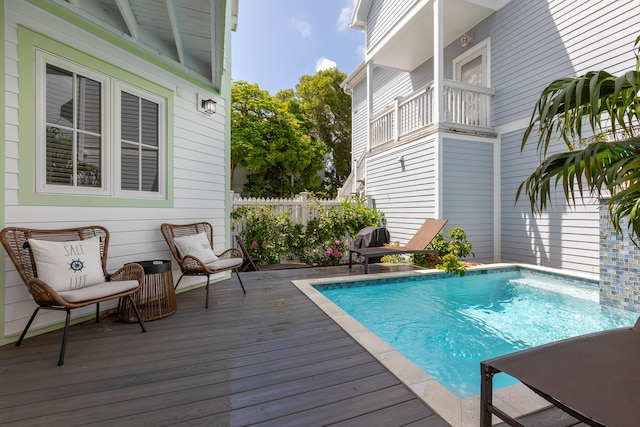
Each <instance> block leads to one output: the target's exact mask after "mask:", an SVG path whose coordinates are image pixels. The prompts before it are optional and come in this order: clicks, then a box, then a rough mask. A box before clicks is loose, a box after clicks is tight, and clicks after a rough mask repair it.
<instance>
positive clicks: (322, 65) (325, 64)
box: [316, 56, 338, 73]
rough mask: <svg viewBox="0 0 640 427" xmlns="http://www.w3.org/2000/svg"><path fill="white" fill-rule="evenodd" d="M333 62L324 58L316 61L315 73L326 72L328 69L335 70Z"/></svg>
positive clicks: (335, 65)
mask: <svg viewBox="0 0 640 427" xmlns="http://www.w3.org/2000/svg"><path fill="white" fill-rule="evenodd" d="M337 67H338V64H336V63H335V61H332V60H330V59H329V58H325V57H324V56H323V57H322V58H320V59H318V60H317V61H316V73H317V72H318V71H320V70H328V69H329V68H337Z"/></svg>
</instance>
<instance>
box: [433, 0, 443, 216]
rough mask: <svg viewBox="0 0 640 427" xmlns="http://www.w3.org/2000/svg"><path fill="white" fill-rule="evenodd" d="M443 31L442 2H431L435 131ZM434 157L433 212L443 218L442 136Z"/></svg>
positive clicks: (439, 113)
mask: <svg viewBox="0 0 640 427" xmlns="http://www.w3.org/2000/svg"><path fill="white" fill-rule="evenodd" d="M443 29H444V0H433V86H434V87H433V108H434V109H435V111H434V115H433V122H434V126H435V128H436V130H438V129H439V128H440V126H441V123H442V122H443V121H444V62H443V56H444V47H443V40H444V35H443ZM436 135H437V137H436V155H435V157H436V158H435V168H436V170H435V174H434V175H435V180H436V183H435V184H436V195H435V201H434V202H435V212H436V217H437V218H443V217H444V215H445V212H444V209H443V187H444V184H443V182H442V170H443V163H444V161H443V153H442V152H443V150H444V147H443V141H442V134H441V133H439V132H438V133H436Z"/></svg>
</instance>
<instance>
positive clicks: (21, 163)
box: [0, 0, 237, 345]
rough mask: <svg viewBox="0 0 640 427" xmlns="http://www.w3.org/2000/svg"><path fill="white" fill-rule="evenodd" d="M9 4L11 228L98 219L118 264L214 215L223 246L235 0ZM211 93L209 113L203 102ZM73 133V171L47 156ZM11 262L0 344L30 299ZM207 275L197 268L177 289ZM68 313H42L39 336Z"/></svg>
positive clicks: (7, 184) (5, 166)
mask: <svg viewBox="0 0 640 427" xmlns="http://www.w3.org/2000/svg"><path fill="white" fill-rule="evenodd" d="M0 12H1V13H2V15H1V22H2V30H3V31H2V40H3V43H2V44H1V46H2V48H3V49H2V55H3V56H4V61H2V68H3V69H4V74H5V78H4V80H3V81H2V83H1V85H2V89H3V92H4V94H5V96H4V97H3V100H4V108H3V109H2V110H0V111H2V113H1V114H2V115H3V119H2V120H0V123H2V124H3V129H2V130H3V134H4V135H5V137H4V139H3V140H2V150H3V151H4V158H5V161H4V162H3V163H2V167H1V171H0V177H1V179H2V181H3V184H4V188H5V191H4V193H3V197H2V198H1V200H2V209H1V210H0V212H1V214H0V218H1V222H2V225H3V226H18V227H31V228H45V229H46V228H67V227H74V226H78V225H93V224H96V225H103V226H105V227H106V228H107V229H108V230H109V231H110V246H109V262H108V270H109V271H113V270H115V269H116V268H118V267H120V266H122V265H123V264H124V263H127V262H134V261H141V260H153V259H171V253H170V252H169V250H168V247H167V245H166V243H165V242H164V240H163V238H162V235H161V233H160V225H161V224H162V223H163V222H174V223H188V222H196V221H208V222H210V223H212V225H213V228H214V242H215V245H216V249H222V248H224V247H228V246H229V244H230V243H229V242H230V232H229V227H230V224H229V206H230V201H229V199H228V198H229V157H230V154H229V149H230V148H229V147H230V142H229V141H230V139H229V121H230V119H229V115H228V110H227V109H228V104H229V100H230V71H229V69H228V67H229V66H230V62H229V61H230V58H229V54H230V43H229V41H230V32H231V30H232V27H234V26H235V23H236V20H237V0H193V1H190V2H187V3H184V2H181V3H178V2H173V1H157V0H155V1H152V0H125V1H115V0H113V1H111V0H104V1H100V2H97V1H96V2H93V1H90V2H75V1H64V0H33V1H32V0H7V1H2V0H0ZM207 99H211V100H213V101H215V102H216V111H215V113H214V114H207V113H205V112H204V111H202V102H201V101H202V100H207ZM56 138H59V139H56ZM68 141H74V142H73V144H74V147H75V150H77V151H74V154H73V155H72V156H71V157H69V156H67V157H68V158H66V161H67V162H69V164H72V163H73V165H74V166H73V168H70V167H65V166H64V165H62V166H59V165H58V166H52V165H53V164H54V163H55V161H56V158H54V156H56V154H52V148H51V147H52V146H54V145H55V144H54V143H56V142H59V143H60V144H64V143H69V142H68ZM69 144H70V143H69ZM64 150H66V148H64V149H63V151H64ZM73 158H75V159H77V160H76V161H74V160H72V159H73ZM96 170H97V172H96ZM4 265H5V268H4V269H3V271H2V273H1V274H0V330H1V331H2V335H1V336H0V345H1V344H6V343H9V342H13V341H16V340H17V334H19V333H20V332H21V330H22V329H23V328H24V326H25V324H26V322H27V320H28V318H29V316H30V313H31V312H32V311H33V309H34V303H33V300H32V298H31V296H30V295H29V293H28V292H27V288H26V287H25V286H24V285H23V284H22V282H21V279H20V277H19V275H18V274H17V273H16V271H15V269H14V267H13V265H12V264H11V262H10V261H9V259H8V258H7V257H6V256H5V262H4ZM176 268H177V266H176ZM176 273H177V272H174V275H175V276H176V277H177V275H176ZM224 277H225V276H223V275H220V276H219V277H218V279H223V278H224ZM183 282H184V281H183ZM201 284H202V283H201V280H198V279H197V278H194V279H193V280H191V281H190V282H187V283H185V284H184V285H183V284H182V283H181V286H180V288H182V289H184V288H188V287H193V286H200V285H201ZM101 308H102V306H101ZM104 308H105V309H107V308H109V305H108V304H105V307H104ZM92 310H93V308H91V307H89V308H88V309H87V310H85V311H78V312H74V313H73V314H74V316H75V317H76V319H80V318H82V317H83V316H84V315H86V314H89V313H91V311H92ZM63 320H64V314H63V313H57V312H51V311H49V310H47V311H46V312H44V313H42V312H41V314H40V315H39V316H37V317H36V320H35V322H34V325H33V326H32V328H31V330H30V333H32V334H33V333H41V332H43V331H46V330H51V329H54V328H58V327H60V326H61V325H62V324H63Z"/></svg>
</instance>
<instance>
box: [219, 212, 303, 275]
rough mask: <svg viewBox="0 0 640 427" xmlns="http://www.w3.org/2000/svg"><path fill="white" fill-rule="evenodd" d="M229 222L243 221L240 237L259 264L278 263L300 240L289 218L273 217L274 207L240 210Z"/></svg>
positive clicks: (274, 213) (283, 215)
mask: <svg viewBox="0 0 640 427" xmlns="http://www.w3.org/2000/svg"><path fill="white" fill-rule="evenodd" d="M231 218H232V219H240V218H241V219H242V220H243V221H244V230H242V232H241V233H240V237H242V239H243V242H244V245H245V246H246V248H247V251H248V252H249V254H250V255H257V256H259V257H260V263H262V264H278V263H280V254H286V253H288V252H289V245H290V244H291V242H292V241H295V240H296V238H297V237H299V236H296V235H295V234H296V232H297V231H299V230H298V229H297V228H296V227H295V226H294V224H293V223H292V222H291V219H290V218H289V215H287V214H282V213H280V214H278V213H276V212H275V210H274V207H273V206H241V207H239V208H237V209H236V210H234V211H233V212H232V213H231Z"/></svg>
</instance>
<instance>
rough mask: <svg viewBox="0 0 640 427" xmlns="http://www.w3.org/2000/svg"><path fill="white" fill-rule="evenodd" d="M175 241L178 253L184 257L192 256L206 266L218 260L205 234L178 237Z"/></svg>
mask: <svg viewBox="0 0 640 427" xmlns="http://www.w3.org/2000/svg"><path fill="white" fill-rule="evenodd" d="M173 240H174V241H175V242H176V247H177V248H178V252H180V255H182V256H183V257H185V256H187V255H191V256H194V257H196V258H198V259H199V260H200V261H202V262H203V263H205V264H209V263H210V262H213V261H217V260H218V257H217V256H216V254H214V253H213V249H211V244H210V243H209V238H208V237H207V233H205V232H202V233H198V234H193V235H191V236H182V237H176V238H175V239H173Z"/></svg>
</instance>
